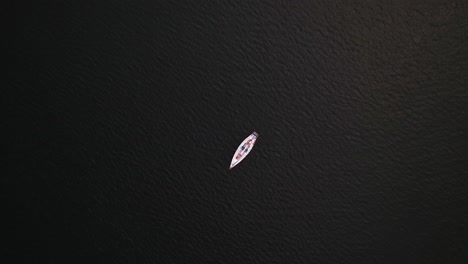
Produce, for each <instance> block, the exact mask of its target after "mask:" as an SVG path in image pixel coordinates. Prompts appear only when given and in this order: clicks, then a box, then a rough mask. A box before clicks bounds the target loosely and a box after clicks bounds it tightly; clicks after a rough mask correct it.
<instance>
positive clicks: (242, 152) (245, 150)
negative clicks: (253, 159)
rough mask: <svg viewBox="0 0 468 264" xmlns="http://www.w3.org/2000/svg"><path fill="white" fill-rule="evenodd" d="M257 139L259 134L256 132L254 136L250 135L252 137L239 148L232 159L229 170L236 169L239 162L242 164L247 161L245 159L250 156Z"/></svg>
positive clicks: (245, 140)
mask: <svg viewBox="0 0 468 264" xmlns="http://www.w3.org/2000/svg"><path fill="white" fill-rule="evenodd" d="M257 138H258V133H257V132H255V131H254V132H253V133H252V134H250V136H248V137H247V138H246V139H244V141H242V143H241V144H240V145H239V147H238V148H237V150H236V153H234V157H232V161H231V166H230V167H229V169H232V168H234V166H236V165H237V164H239V162H241V161H242V160H243V159H245V157H247V155H249V154H250V151H251V150H252V148H253V146H254V145H255V141H256V140H257Z"/></svg>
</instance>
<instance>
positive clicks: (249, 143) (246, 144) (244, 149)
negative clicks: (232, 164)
mask: <svg viewBox="0 0 468 264" xmlns="http://www.w3.org/2000/svg"><path fill="white" fill-rule="evenodd" d="M251 144H252V140H251V139H249V141H247V142H246V143H245V144H244V145H243V146H242V147H241V149H242V151H240V152H239V153H238V154H237V155H236V159H240V157H242V156H243V155H244V154H245V153H246V152H247V150H248V149H249V148H250V145H251Z"/></svg>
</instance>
